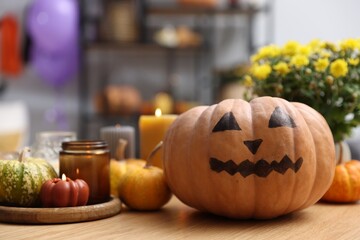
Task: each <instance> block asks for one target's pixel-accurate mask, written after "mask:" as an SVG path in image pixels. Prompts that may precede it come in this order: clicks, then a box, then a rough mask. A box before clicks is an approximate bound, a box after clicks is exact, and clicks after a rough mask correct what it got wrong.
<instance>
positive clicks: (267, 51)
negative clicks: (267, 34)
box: [251, 44, 281, 63]
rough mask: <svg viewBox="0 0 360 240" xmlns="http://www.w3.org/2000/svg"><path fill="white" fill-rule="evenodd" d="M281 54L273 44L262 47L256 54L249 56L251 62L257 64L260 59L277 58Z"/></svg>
mask: <svg viewBox="0 0 360 240" xmlns="http://www.w3.org/2000/svg"><path fill="white" fill-rule="evenodd" d="M280 54H281V51H280V48H279V47H278V46H276V45H274V44H272V45H268V46H265V47H262V48H260V49H259V51H258V53H257V54H255V55H253V56H251V62H253V63H254V62H257V61H259V60H261V59H266V58H273V57H277V56H279V55H280Z"/></svg>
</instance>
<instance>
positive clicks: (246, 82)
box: [244, 75, 253, 87]
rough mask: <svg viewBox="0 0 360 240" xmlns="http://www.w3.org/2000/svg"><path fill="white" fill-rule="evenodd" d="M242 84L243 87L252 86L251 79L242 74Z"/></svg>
mask: <svg viewBox="0 0 360 240" xmlns="http://www.w3.org/2000/svg"><path fill="white" fill-rule="evenodd" d="M244 86H245V87H252V86H253V80H252V78H251V77H250V76H249V75H245V76H244Z"/></svg>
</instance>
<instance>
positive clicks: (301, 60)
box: [290, 55, 309, 68]
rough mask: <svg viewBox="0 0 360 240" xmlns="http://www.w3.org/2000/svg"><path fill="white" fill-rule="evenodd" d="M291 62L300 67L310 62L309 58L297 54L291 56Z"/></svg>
mask: <svg viewBox="0 0 360 240" xmlns="http://www.w3.org/2000/svg"><path fill="white" fill-rule="evenodd" d="M290 64H291V65H294V66H295V67H296V68H300V67H303V66H306V65H308V64H309V58H307V57H306V56H304V55H295V56H293V57H292V58H291V60H290Z"/></svg>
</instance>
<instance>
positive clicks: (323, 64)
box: [314, 58, 329, 72]
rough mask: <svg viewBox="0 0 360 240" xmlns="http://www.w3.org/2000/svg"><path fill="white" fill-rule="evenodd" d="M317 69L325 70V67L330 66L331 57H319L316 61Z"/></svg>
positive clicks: (319, 70)
mask: <svg viewBox="0 0 360 240" xmlns="http://www.w3.org/2000/svg"><path fill="white" fill-rule="evenodd" d="M314 66H315V70H316V71H318V72H324V71H325V69H326V68H327V67H328V66H329V59H327V58H319V59H318V60H316V61H315V62H314Z"/></svg>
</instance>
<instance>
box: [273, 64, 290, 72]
mask: <svg viewBox="0 0 360 240" xmlns="http://www.w3.org/2000/svg"><path fill="white" fill-rule="evenodd" d="M274 70H275V71H276V72H278V73H279V74H281V75H286V74H288V73H289V72H290V68H289V66H288V65H287V63H286V62H279V63H277V64H276V65H275V66H274Z"/></svg>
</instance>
